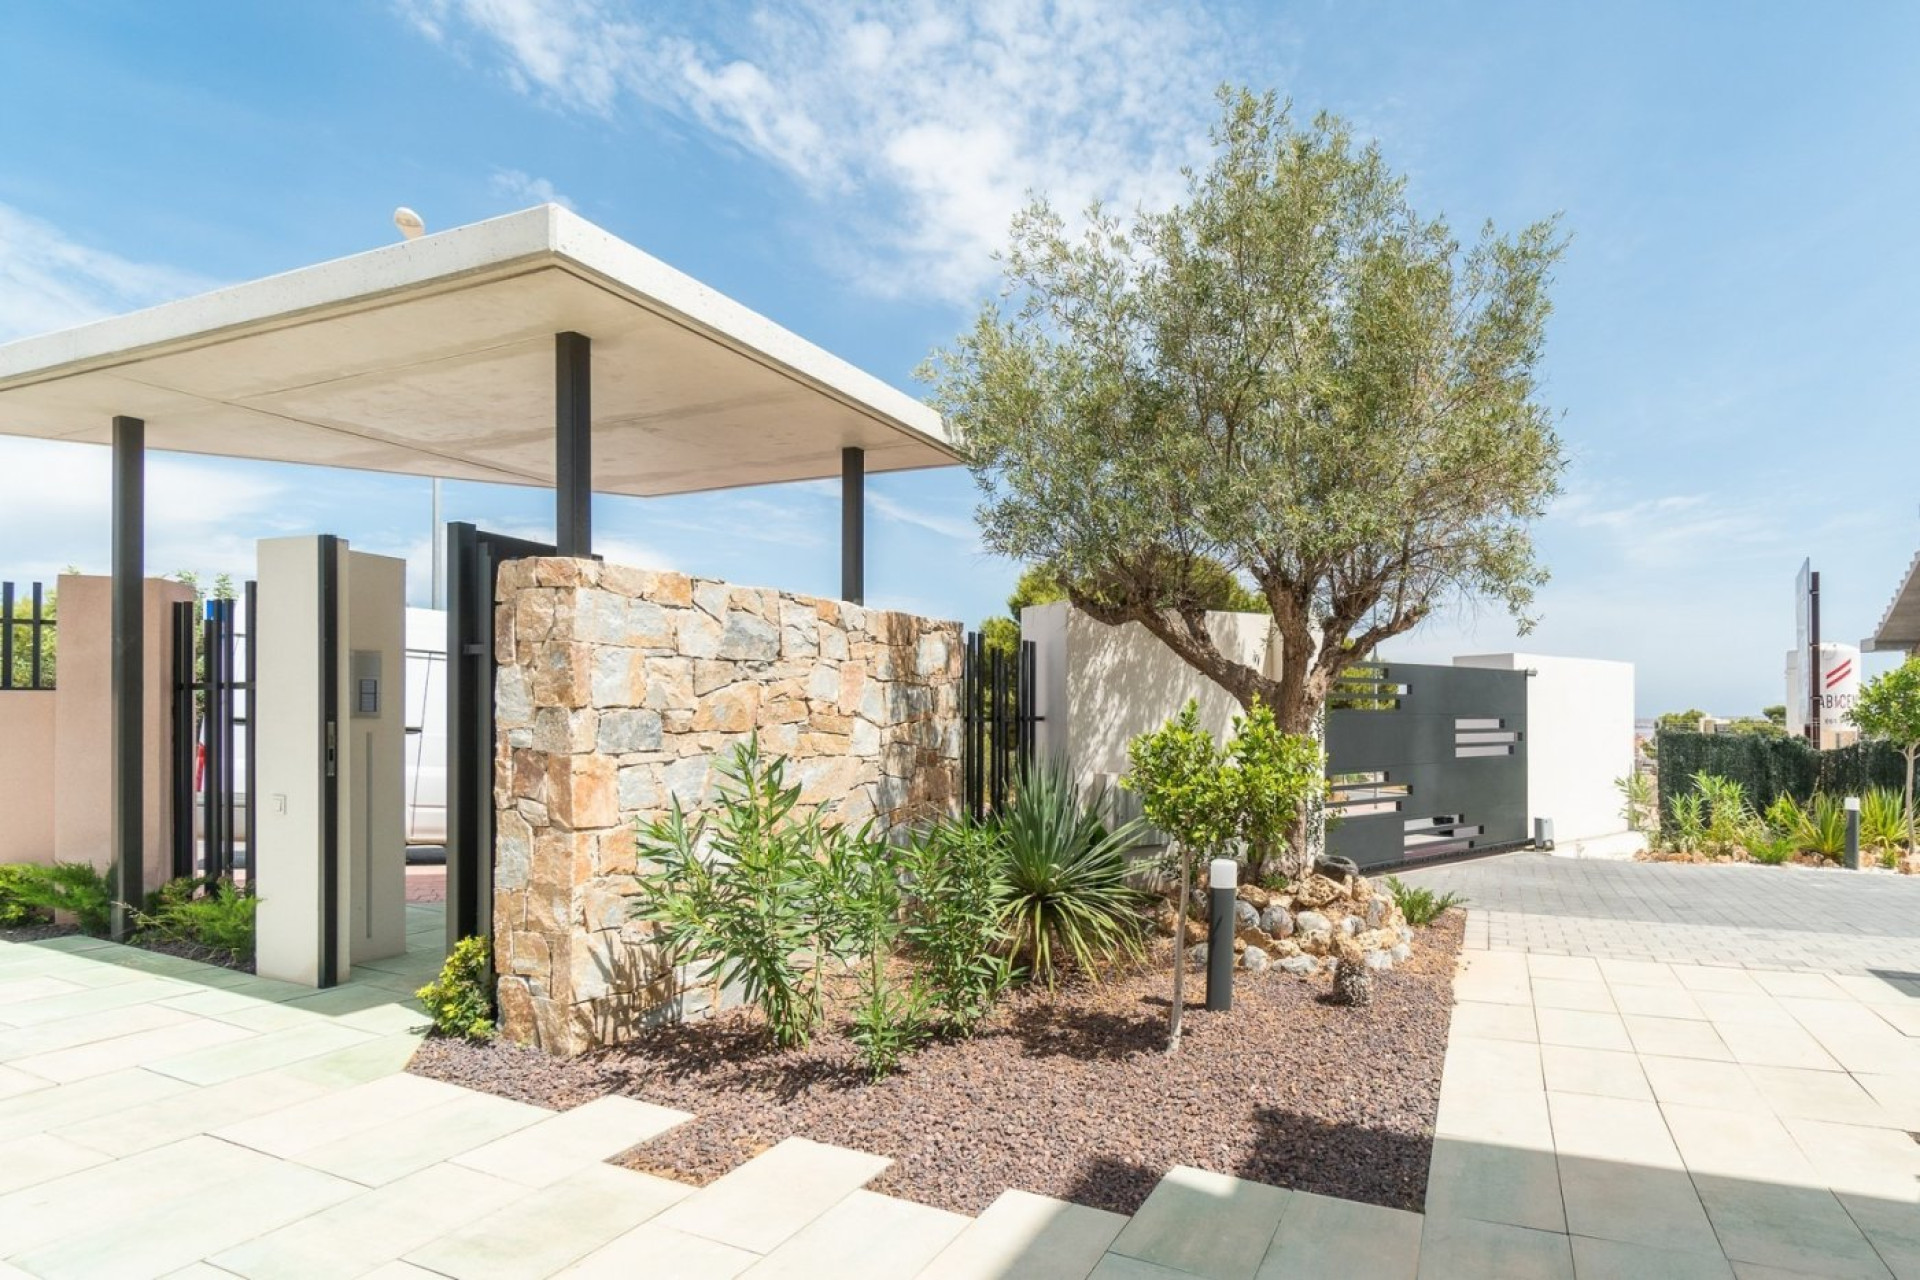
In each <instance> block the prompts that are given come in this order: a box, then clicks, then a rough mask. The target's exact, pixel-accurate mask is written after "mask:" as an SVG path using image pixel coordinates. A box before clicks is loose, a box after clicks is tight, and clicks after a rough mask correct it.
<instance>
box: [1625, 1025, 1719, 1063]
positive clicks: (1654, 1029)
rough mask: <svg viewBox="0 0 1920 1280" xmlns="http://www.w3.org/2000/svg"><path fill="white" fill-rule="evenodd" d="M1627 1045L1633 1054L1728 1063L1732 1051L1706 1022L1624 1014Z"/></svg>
mask: <svg viewBox="0 0 1920 1280" xmlns="http://www.w3.org/2000/svg"><path fill="white" fill-rule="evenodd" d="M1625 1022H1626V1028H1627V1035H1628V1036H1630V1037H1631V1040H1630V1041H1629V1044H1630V1045H1631V1047H1632V1048H1633V1050H1634V1051H1635V1052H1636V1053H1639V1054H1642V1055H1646V1054H1654V1055H1657V1056H1659V1057H1663V1058H1705V1059H1707V1060H1709V1061H1713V1062H1732V1061H1733V1051H1732V1050H1731V1049H1728V1048H1727V1044H1726V1041H1724V1040H1722V1039H1721V1038H1720V1033H1719V1032H1717V1031H1715V1030H1714V1029H1713V1024H1712V1023H1710V1022H1696V1021H1693V1020H1691V1019H1687V1018H1648V1017H1642V1016H1640V1015H1639V1014H1631V1013H1630V1014H1628V1015H1627V1016H1626V1019H1625Z"/></svg>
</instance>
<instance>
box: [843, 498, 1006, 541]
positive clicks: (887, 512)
mask: <svg viewBox="0 0 1920 1280" xmlns="http://www.w3.org/2000/svg"><path fill="white" fill-rule="evenodd" d="M867 505H868V506H869V507H871V508H873V509H874V510H875V511H878V512H879V513H880V514H881V515H882V516H883V517H885V518H886V519H888V520H894V521H897V522H899V523H901V524H910V525H914V526H916V527H918V528H921V529H925V530H927V531H928V532H930V533H937V534H939V535H940V536H941V537H943V538H952V539H953V540H954V541H955V542H960V543H965V544H966V546H967V549H968V550H970V551H978V550H980V526H978V525H977V524H975V523H974V522H973V521H972V520H955V519H953V518H951V517H949V516H943V515H940V514H938V513H936V512H932V511H925V510H922V509H921V508H919V507H914V506H909V505H907V504H906V503H904V502H897V501H895V500H894V499H892V498H889V497H887V496H886V495H885V494H882V493H873V492H869V493H868V494H867Z"/></svg>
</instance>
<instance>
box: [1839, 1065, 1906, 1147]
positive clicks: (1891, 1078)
mask: <svg viewBox="0 0 1920 1280" xmlns="http://www.w3.org/2000/svg"><path fill="white" fill-rule="evenodd" d="M1853 1079H1854V1081H1855V1082H1856V1083H1857V1084H1859V1086H1860V1087H1861V1088H1863V1089H1865V1090H1866V1091H1867V1092H1868V1093H1870V1094H1872V1095H1873V1099H1874V1101H1875V1102H1878V1103H1879V1104H1880V1106H1881V1108H1882V1109H1883V1110H1885V1111H1886V1113H1887V1114H1888V1115H1889V1116H1891V1117H1892V1118H1893V1122H1894V1123H1895V1124H1897V1125H1899V1126H1900V1127H1901V1128H1903V1129H1907V1130H1910V1131H1913V1132H1916V1133H1920V1088H1916V1087H1915V1085H1914V1080H1913V1077H1911V1076H1904V1075H1879V1074H1875V1073H1873V1072H1856V1073H1854V1076H1853Z"/></svg>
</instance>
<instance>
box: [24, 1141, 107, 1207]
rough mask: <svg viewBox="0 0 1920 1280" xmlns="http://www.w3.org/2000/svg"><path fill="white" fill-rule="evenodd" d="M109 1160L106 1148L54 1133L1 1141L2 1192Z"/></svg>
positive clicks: (62, 1176)
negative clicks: (97, 1149) (75, 1140)
mask: <svg viewBox="0 0 1920 1280" xmlns="http://www.w3.org/2000/svg"><path fill="white" fill-rule="evenodd" d="M106 1160H107V1155H106V1153H105V1152H101V1151H96V1150H94V1149H93V1148H92V1147H85V1146H82V1145H80V1144H79V1143H77V1142H71V1141H69V1140H68V1139H66V1138H62V1137H58V1136H56V1135H54V1134H50V1133H30V1134H28V1135H26V1136H25V1137H22V1138H13V1139H11V1140H9V1141H6V1142H0V1195H5V1194H7V1193H8V1192H11V1191H18V1190H20V1189H21V1188H22V1187H34V1186H39V1185H40V1184H42V1183H46V1182H52V1181H53V1180H54V1179H56V1178H64V1177H66V1176H67V1175H68V1174H70V1173H78V1172H80V1171H81V1170H82V1169H91V1168H93V1167H94V1166H95V1165H97V1164H104V1163H105V1162H106Z"/></svg>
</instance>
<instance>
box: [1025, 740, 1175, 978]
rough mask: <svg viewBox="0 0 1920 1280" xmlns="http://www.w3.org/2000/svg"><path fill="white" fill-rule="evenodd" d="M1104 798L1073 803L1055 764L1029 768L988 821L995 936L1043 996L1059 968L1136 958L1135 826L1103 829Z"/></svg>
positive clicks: (1074, 796) (1091, 967)
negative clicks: (994, 848) (998, 849)
mask: <svg viewBox="0 0 1920 1280" xmlns="http://www.w3.org/2000/svg"><path fill="white" fill-rule="evenodd" d="M1106 819H1107V801H1106V796H1105V793H1104V792H1096V793H1095V794H1094V795H1092V796H1091V797H1089V798H1088V800H1087V802H1086V803H1082V801H1081V797H1080V795H1079V794H1078V792H1077V790H1076V788H1075V787H1074V785H1073V780H1072V779H1071V778H1070V777H1069V776H1068V775H1067V772H1066V770H1065V768H1064V767H1062V766H1061V765H1060V764H1058V763H1046V764H1038V765H1035V766H1033V767H1031V768H1029V769H1028V770H1027V772H1026V774H1025V776H1024V777H1022V778H1021V780H1020V786H1019V789H1018V791H1016V792H1015V794H1014V797H1013V800H1012V802H1011V803H1009V804H1008V805H1006V806H1005V808H1003V809H1002V810H1001V811H1000V812H999V813H998V814H997V815H996V817H995V825H996V826H997V827H998V828H999V832H1000V838H1001V841H1002V845H1003V850H1004V856H1005V858H1006V863H1005V867H1004V873H1003V881H1004V883H1003V888H1002V891H1001V892H1002V895H1003V896H1002V898H1001V908H1000V911H1001V917H1000V918H1001V927H1002V928H1003V929H1004V930H1005V932H1006V935H1007V939H1008V945H1009V947H1010V949H1011V952H1012V954H1013V957H1014V959H1015V960H1016V961H1018V962H1019V963H1021V964H1024V965H1025V966H1026V968H1027V970H1028V971H1029V972H1030V973H1031V974H1032V975H1033V977H1034V978H1036V979H1038V980H1040V981H1043V982H1045V983H1047V985H1048V986H1052V985H1053V984H1054V982H1055V981H1056V980H1057V978H1058V971H1059V968H1060V965H1061V963H1062V962H1064V961H1067V960H1071V961H1072V962H1073V963H1074V964H1075V965H1076V966H1078V967H1079V968H1080V969H1082V970H1085V971H1086V972H1088V973H1094V972H1095V968H1096V965H1097V963H1098V962H1099V961H1101V960H1103V959H1108V958H1111V957H1113V956H1115V955H1129V956H1138V955H1139V954H1141V916H1140V910H1139V908H1140V904H1141V901H1142V895H1141V894H1140V892H1139V891H1138V890H1136V889H1135V888H1134V887H1133V886H1132V885H1131V884H1130V883H1128V879H1127V856H1126V855H1127V850H1128V849H1130V848H1131V847H1133V845H1135V844H1137V843H1138V842H1139V839H1140V834H1141V830H1142V828H1141V825H1140V823H1139V822H1138V821H1133V822H1127V823H1123V824H1122V825H1120V826H1119V827H1113V828H1110V827H1108V825H1107V821H1106Z"/></svg>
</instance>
